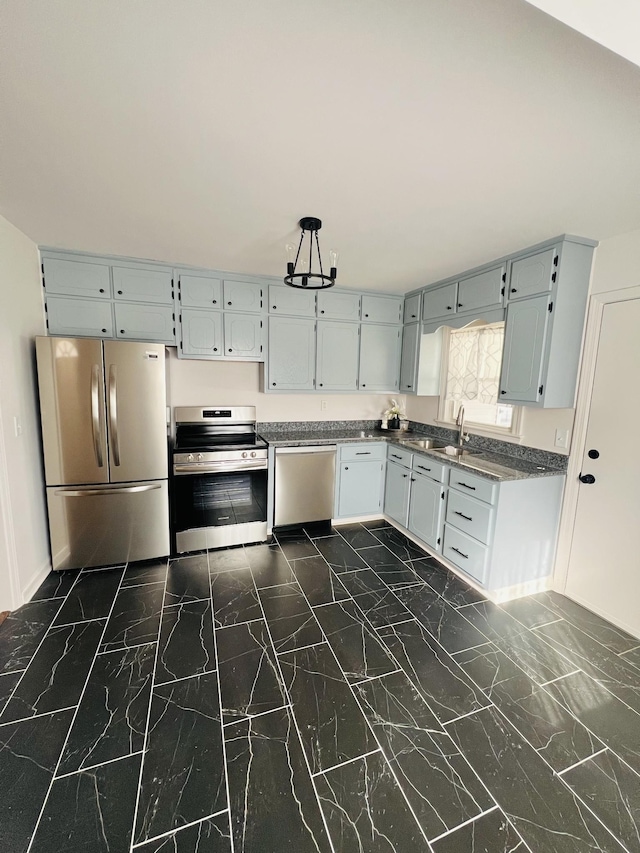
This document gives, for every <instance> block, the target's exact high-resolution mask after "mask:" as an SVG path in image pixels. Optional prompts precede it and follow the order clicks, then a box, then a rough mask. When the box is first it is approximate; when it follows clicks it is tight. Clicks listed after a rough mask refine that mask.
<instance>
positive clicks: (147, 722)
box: [0, 522, 640, 853]
mask: <svg viewBox="0 0 640 853" xmlns="http://www.w3.org/2000/svg"><path fill="white" fill-rule="evenodd" d="M324 534H325V535H318V532H317V531H309V532H308V533H307V532H306V531H304V532H303V531H298V532H297V533H293V534H288V535H282V536H281V537H280V538H279V539H274V541H273V543H271V544H269V545H256V546H251V547H239V548H234V549H229V550H222V551H210V552H208V553H199V554H194V555H190V556H186V557H183V558H180V559H177V560H171V561H157V562H150V563H146V564H136V565H131V566H128V567H125V566H122V567H119V568H113V569H105V570H94V571H83V572H66V573H63V574H57V575H51V576H50V577H49V578H47V579H46V580H45V582H44V583H43V584H42V586H41V588H40V589H39V590H38V592H37V593H36V595H35V596H34V598H33V600H32V601H30V602H29V603H28V604H25V605H24V606H23V607H21V608H19V610H17V611H15V612H14V613H12V614H11V615H10V616H9V617H8V618H7V620H6V621H5V622H4V624H3V625H2V626H0V709H1V711H0V765H1V766H0V850H3V851H4V850H6V851H10V853H52V851H55V853H67V851H69V853H70V851H83V853H84V852H85V851H86V853H128V851H137V853H170V851H173V853H270V852H271V851H277V853H285V852H286V851H292V853H293V851H296V853H307V851H309V853H311V851H313V853H325V851H326V853H329V851H333V853H351V851H353V853H391V851H402V853H412V851H430V853H483V851H484V853H507V851H509V852H510V851H516V850H517V851H522V853H524V851H529V853H563V851H567V853H578V851H580V853H584V851H611V853H613V851H618V853H620V851H628V853H633V851H640V642H639V641H638V640H637V639H635V638H633V637H630V636H629V635H627V634H625V633H624V632H623V631H620V630H618V629H617V628H615V627H613V626H611V625H610V624H608V623H607V622H605V621H604V620H602V619H600V618H599V617H597V616H594V614H592V613H590V612H589V611H587V610H585V609H584V608H582V607H580V606H579V605H577V604H574V603H573V602H571V601H569V600H568V599H566V598H564V597H562V596H560V595H557V594H555V593H552V592H549V593H542V594H539V595H536V596H532V597H529V598H527V599H521V600H518V601H514V602H511V603H508V604H505V605H503V606H496V605H493V604H491V603H490V602H488V601H486V600H485V599H484V598H483V597H482V596H481V595H479V594H478V593H477V592H475V591H473V590H471V589H470V588H469V587H467V586H466V585H465V584H464V583H462V582H461V581H460V580H459V579H458V578H457V577H455V576H454V575H453V574H451V573H450V572H448V571H447V570H446V569H444V568H443V567H442V566H441V565H440V564H439V563H438V562H437V560H435V559H433V558H431V557H428V556H427V555H426V554H424V553H423V552H421V551H420V549H418V548H417V547H416V546H415V545H414V544H413V543H410V542H408V541H407V540H406V539H405V537H404V536H403V535H402V534H401V533H399V532H398V531H396V530H395V529H393V528H391V527H388V526H386V525H385V524H384V523H381V522H375V523H371V524H355V525H346V526H342V527H339V528H334V529H330V530H327V531H324Z"/></svg>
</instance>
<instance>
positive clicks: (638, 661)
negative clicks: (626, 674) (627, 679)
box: [620, 646, 640, 669]
mask: <svg viewBox="0 0 640 853" xmlns="http://www.w3.org/2000/svg"><path fill="white" fill-rule="evenodd" d="M620 657H621V659H622V660H623V661H624V662H625V663H630V664H631V665H632V666H635V667H636V669H640V646H638V648H636V649H631V651H629V652H624V654H621V655H620Z"/></svg>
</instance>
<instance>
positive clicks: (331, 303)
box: [318, 290, 360, 322]
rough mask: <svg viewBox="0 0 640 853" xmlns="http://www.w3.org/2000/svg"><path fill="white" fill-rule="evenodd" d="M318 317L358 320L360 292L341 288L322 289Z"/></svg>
mask: <svg viewBox="0 0 640 853" xmlns="http://www.w3.org/2000/svg"><path fill="white" fill-rule="evenodd" d="M318 317H321V318H322V319H323V320H351V321H352V322H357V321H358V320H359V319H360V294H359V293H349V292H348V291H340V290H328V291H325V290H323V291H320V293H319V294H318Z"/></svg>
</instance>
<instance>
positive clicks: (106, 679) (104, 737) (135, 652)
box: [58, 644, 155, 775]
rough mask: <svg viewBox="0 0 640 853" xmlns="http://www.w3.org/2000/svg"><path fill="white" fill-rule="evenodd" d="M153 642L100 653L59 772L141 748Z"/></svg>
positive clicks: (80, 767)
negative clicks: (103, 653) (132, 647)
mask: <svg viewBox="0 0 640 853" xmlns="http://www.w3.org/2000/svg"><path fill="white" fill-rule="evenodd" d="M154 660H155V646H154V645H153V644H149V645H146V646H137V647H136V648H135V649H124V650H120V651H117V652H109V653H108V654H105V655H98V657H97V658H96V660H95V663H94V665H93V669H92V670H91V674H90V676H89V680H88V682H87V686H86V688H85V691H84V694H83V696H82V700H81V702H80V707H79V708H78V713H77V715H76V718H75V720H74V722H73V727H72V729H71V732H70V733H69V740H68V741H67V744H66V746H65V749H64V753H63V755H62V759H61V761H60V767H59V768H58V775H61V774H63V773H74V772H75V771H76V770H80V769H82V768H85V767H91V766H92V765H94V764H103V763H104V762H105V761H112V760H113V759H115V758H122V757H123V756H125V755H129V754H130V753H132V752H139V751H140V750H142V749H144V736H145V730H146V725H147V714H148V712H149V700H150V697H151V682H152V680H153V663H154Z"/></svg>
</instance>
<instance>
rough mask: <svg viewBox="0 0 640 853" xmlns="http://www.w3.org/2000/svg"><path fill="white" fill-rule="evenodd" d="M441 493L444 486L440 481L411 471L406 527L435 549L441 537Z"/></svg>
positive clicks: (438, 545)
mask: <svg viewBox="0 0 640 853" xmlns="http://www.w3.org/2000/svg"><path fill="white" fill-rule="evenodd" d="M443 495H444V488H443V486H441V485H440V483H436V482H434V481H433V480H430V479H429V477H423V476H422V474H416V473H415V472H414V473H412V475H411V495H410V497H409V523H408V525H407V527H408V528H409V530H410V531H411V532H412V533H415V535H416V536H417V537H418V539H421V540H422V541H423V542H426V544H427V545H430V546H431V547H432V548H436V549H439V547H440V544H441V541H440V540H441V537H442V519H443V514H444V504H445V502H444V499H443Z"/></svg>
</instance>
